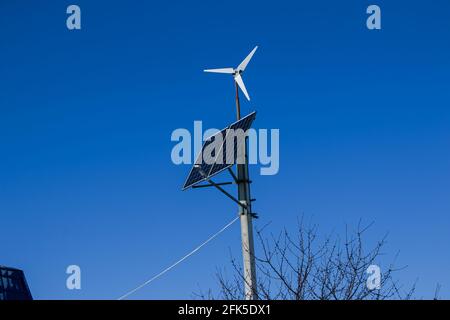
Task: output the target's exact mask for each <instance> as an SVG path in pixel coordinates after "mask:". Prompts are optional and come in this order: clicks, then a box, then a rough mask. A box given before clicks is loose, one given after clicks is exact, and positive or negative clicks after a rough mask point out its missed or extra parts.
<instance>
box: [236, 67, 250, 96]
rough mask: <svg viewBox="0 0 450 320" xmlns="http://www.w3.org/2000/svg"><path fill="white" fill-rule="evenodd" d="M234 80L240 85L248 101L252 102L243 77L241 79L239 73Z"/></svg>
mask: <svg viewBox="0 0 450 320" xmlns="http://www.w3.org/2000/svg"><path fill="white" fill-rule="evenodd" d="M234 80H235V81H236V83H237V84H238V86H239V88H241V90H242V92H243V93H244V95H245V97H246V98H247V100H248V101H250V96H249V95H248V92H247V89H246V88H245V84H244V81H243V80H242V77H241V75H240V74H239V73H238V74H237V75H235V76H234Z"/></svg>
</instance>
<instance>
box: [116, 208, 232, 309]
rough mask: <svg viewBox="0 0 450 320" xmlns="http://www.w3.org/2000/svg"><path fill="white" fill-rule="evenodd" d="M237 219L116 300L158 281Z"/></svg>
mask: <svg viewBox="0 0 450 320" xmlns="http://www.w3.org/2000/svg"><path fill="white" fill-rule="evenodd" d="M238 219H239V216H237V217H236V218H234V219H233V220H231V221H230V222H229V223H228V224H227V225H225V226H224V227H223V228H222V229H220V230H219V231H217V232H216V233H215V234H213V235H212V236H211V237H209V238H208V239H207V240H206V241H205V242H203V243H202V244H201V245H199V246H198V247H197V248H195V249H194V250H192V251H191V252H189V253H188V254H187V255H185V256H184V257H183V258H181V259H180V260H178V261H177V262H175V263H174V264H172V265H171V266H170V267H167V268H166V269H164V270H163V271H161V272H160V273H158V274H157V275H156V276H154V277H153V278H151V279H149V280H147V281H145V282H144V283H143V284H141V285H140V286H138V287H136V288H134V289H133V290H131V291H129V292H127V293H126V294H124V295H123V296H121V297H120V298H118V299H117V300H123V299H125V298H126V297H128V296H129V295H131V294H133V293H135V292H136V291H138V290H140V289H142V288H143V287H145V286H146V285H148V284H149V283H150V282H153V281H154V280H156V279H158V278H159V277H161V276H162V275H163V274H165V273H166V272H168V271H169V270H170V269H172V268H174V267H175V266H177V265H178V264H180V263H181V262H183V261H184V260H186V259H187V258H189V257H190V256H192V255H193V254H194V253H196V252H197V251H198V250H200V249H201V248H202V247H203V246H205V245H206V244H208V242H210V241H212V240H213V239H214V238H216V237H217V236H218V235H219V234H221V233H222V232H224V231H225V230H226V229H228V228H229V227H230V226H231V225H232V224H233V223H235V222H236V221H237V220H238Z"/></svg>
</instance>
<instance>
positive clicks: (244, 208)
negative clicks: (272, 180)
mask: <svg viewBox="0 0 450 320" xmlns="http://www.w3.org/2000/svg"><path fill="white" fill-rule="evenodd" d="M235 85H236V112H237V119H238V120H240V118H241V106H240V102H239V88H238V84H237V83H236V82H235ZM244 145H245V146H244V148H245V156H244V159H245V162H244V164H238V165H237V181H238V200H239V202H241V203H242V204H243V205H241V206H239V213H240V217H241V238H242V239H241V240H242V256H243V260H244V281H245V283H244V286H245V299H246V300H255V299H257V293H256V288H257V285H256V267H255V249H254V243H253V224H252V208H251V205H252V202H251V197H250V182H249V181H250V179H249V172H248V161H247V141H244Z"/></svg>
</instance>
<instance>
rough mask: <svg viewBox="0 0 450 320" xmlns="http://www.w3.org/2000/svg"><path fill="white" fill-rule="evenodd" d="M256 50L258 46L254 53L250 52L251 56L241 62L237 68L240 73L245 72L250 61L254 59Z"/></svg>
mask: <svg viewBox="0 0 450 320" xmlns="http://www.w3.org/2000/svg"><path fill="white" fill-rule="evenodd" d="M256 49H258V46H256V47H255V48H254V49H253V50H252V52H250V54H249V55H248V56H247V57H246V58H245V59H244V60H243V61H242V62H241V64H240V65H239V66H238V67H237V70H238V71H244V70H245V68H246V67H247V65H248V63H249V62H250V60H251V59H252V57H253V55H254V54H255V51H256Z"/></svg>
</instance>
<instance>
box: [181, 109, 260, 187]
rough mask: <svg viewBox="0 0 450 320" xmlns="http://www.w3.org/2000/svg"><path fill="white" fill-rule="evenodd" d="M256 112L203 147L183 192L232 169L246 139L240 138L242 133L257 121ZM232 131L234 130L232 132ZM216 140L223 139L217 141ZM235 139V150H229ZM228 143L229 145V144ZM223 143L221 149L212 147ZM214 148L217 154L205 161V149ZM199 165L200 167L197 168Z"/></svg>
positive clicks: (215, 136)
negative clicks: (228, 146) (229, 145)
mask: <svg viewBox="0 0 450 320" xmlns="http://www.w3.org/2000/svg"><path fill="white" fill-rule="evenodd" d="M255 117H256V112H252V113H251V114H249V115H248V116H245V117H244V118H242V119H240V120H239V121H237V122H235V123H233V124H231V125H229V126H228V127H226V128H225V129H223V130H222V131H220V132H219V133H217V134H215V135H213V136H212V137H210V138H209V139H208V140H206V141H205V143H204V144H203V146H202V150H201V151H200V153H199V155H198V156H197V158H196V160H195V164H194V166H193V167H192V168H191V171H190V172H189V175H188V177H187V179H186V182H185V183H184V186H183V190H185V189H187V188H190V187H192V186H193V185H196V184H198V183H200V182H202V181H205V180H207V179H208V178H211V177H212V176H214V175H216V174H218V173H219V172H221V171H223V170H225V169H227V168H230V167H232V166H233V165H234V164H235V163H236V160H237V159H238V155H239V156H240V155H241V154H240V153H239V152H238V150H239V148H243V146H244V143H245V139H242V138H239V137H240V136H241V133H242V131H243V132H244V133H245V132H246V131H247V130H248V129H250V127H251V125H252V123H253V121H254V120H255ZM230 129H232V130H230ZM238 129H242V131H238ZM216 139H221V140H219V141H216ZM229 139H233V141H232V143H233V148H227V144H231V140H229ZM227 141H228V143H227ZM220 142H221V145H220V146H219V148H215V149H214V148H213V146H211V144H212V143H216V144H217V145H216V147H217V146H218V143H220ZM207 148H208V149H210V148H212V149H213V150H214V151H215V150H218V152H217V154H215V153H214V152H211V157H212V158H213V159H210V157H207V159H206V160H207V161H205V159H203V158H204V154H205V149H207ZM197 164H198V166H196V165H197Z"/></svg>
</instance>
